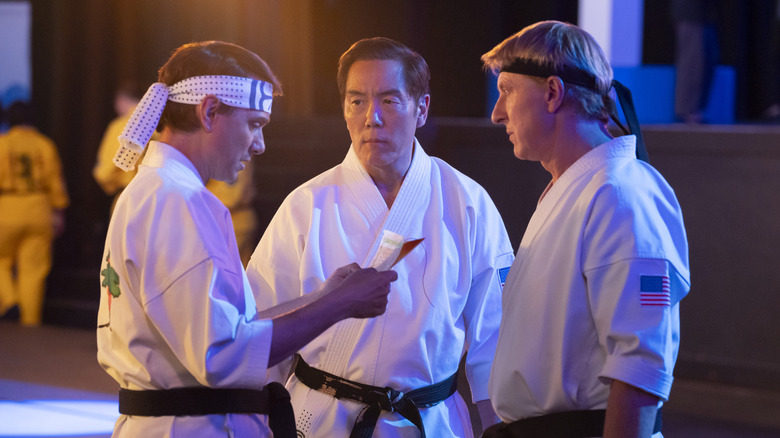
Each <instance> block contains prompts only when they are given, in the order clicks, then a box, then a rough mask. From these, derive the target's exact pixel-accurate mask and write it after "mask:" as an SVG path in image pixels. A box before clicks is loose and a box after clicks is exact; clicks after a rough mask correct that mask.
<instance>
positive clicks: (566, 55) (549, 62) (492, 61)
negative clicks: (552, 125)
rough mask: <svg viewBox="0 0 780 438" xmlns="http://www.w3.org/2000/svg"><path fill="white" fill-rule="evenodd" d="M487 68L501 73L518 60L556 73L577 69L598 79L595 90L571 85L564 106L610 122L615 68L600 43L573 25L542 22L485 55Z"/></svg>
mask: <svg viewBox="0 0 780 438" xmlns="http://www.w3.org/2000/svg"><path fill="white" fill-rule="evenodd" d="M481 59H482V62H483V63H484V66H485V69H487V70H491V71H492V72H493V73H495V74H498V72H500V71H501V69H502V68H504V67H506V66H508V65H510V64H512V63H513V62H515V61H516V60H518V59H522V60H527V61H530V62H533V63H535V64H538V65H543V66H549V67H552V69H553V70H563V69H564V68H566V67H568V68H575V69H579V70H582V71H584V72H586V73H588V74H590V75H592V76H593V77H594V78H595V89H593V90H591V89H588V88H586V87H583V86H579V85H575V84H567V85H568V86H567V87H566V96H565V97H564V105H573V106H574V107H575V108H577V109H578V110H579V112H580V113H581V114H582V115H583V116H586V117H589V118H595V119H599V120H604V121H607V120H609V117H610V116H609V115H610V114H611V113H612V112H614V102H613V101H612V99H610V97H609V90H610V88H611V86H612V67H610V65H609V62H608V61H607V58H606V56H605V55H604V52H603V51H602V50H601V47H599V45H598V43H597V42H596V40H595V39H594V38H593V37H592V36H591V35H590V34H589V33H587V32H585V31H584V30H582V29H580V28H579V27H577V26H574V25H572V24H569V23H563V22H560V21H541V22H538V23H535V24H532V25H530V26H528V27H526V28H524V29H523V30H521V31H520V32H518V33H516V34H515V35H512V36H511V37H509V38H507V39H505V40H504V41H502V42H501V43H500V44H498V45H497V46H496V47H494V48H493V49H492V50H491V51H489V52H487V53H485V54H484V55H482V58H481Z"/></svg>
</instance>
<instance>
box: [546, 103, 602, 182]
mask: <svg viewBox="0 0 780 438" xmlns="http://www.w3.org/2000/svg"><path fill="white" fill-rule="evenodd" d="M611 139H612V136H611V135H610V134H609V131H607V128H606V125H605V124H604V123H603V122H601V121H599V120H592V119H585V118H583V117H581V116H579V115H576V114H569V115H566V116H564V117H561V118H560V119H559V121H558V123H556V124H555V127H554V129H553V131H552V136H551V138H550V141H551V142H552V147H551V148H550V151H551V153H550V158H549V159H548V160H547V161H542V166H543V167H544V168H545V170H547V171H548V172H550V174H551V175H552V182H553V183H555V182H556V181H558V178H560V177H561V175H563V173H564V172H566V170H567V169H568V168H569V167H571V165H572V164H574V163H575V162H577V160H579V159H580V158H582V156H583V155H585V154H587V153H588V152H590V151H591V150H592V149H594V148H596V147H597V146H599V145H601V144H604V143H606V142H608V141H609V140H611Z"/></svg>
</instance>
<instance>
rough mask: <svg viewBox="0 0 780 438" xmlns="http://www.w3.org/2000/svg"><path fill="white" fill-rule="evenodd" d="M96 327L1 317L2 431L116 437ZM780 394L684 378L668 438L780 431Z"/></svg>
mask: <svg viewBox="0 0 780 438" xmlns="http://www.w3.org/2000/svg"><path fill="white" fill-rule="evenodd" d="M95 348H96V347H95V332H94V331H93V330H86V329H79V328H70V327H61V326H54V325H44V326H42V327H35V328H25V327H19V326H17V325H16V324H14V323H11V322H5V321H3V322H0V437H3V438H8V437H22V436H24V437H71V438H72V437H92V438H96V437H108V436H110V434H111V430H112V427H113V423H114V420H115V419H116V417H117V416H118V414H117V405H116V395H115V394H116V389H117V385H116V384H115V383H114V381H113V380H112V379H111V378H110V377H109V376H108V375H107V374H106V373H105V372H104V371H103V370H102V369H101V368H100V366H99V365H98V364H97V360H96V350H95ZM777 412H780V394H777V393H771V392H759V391H755V390H748V389H745V388H737V387H725V386H719V385H713V384H711V383H699V382H692V381H676V382H675V386H674V389H673V390H672V401H670V403H668V404H667V406H666V407H665V409H664V435H665V436H666V437H667V438H688V437H708V438H770V437H775V438H776V437H780V419H778V418H777V415H776V414H777Z"/></svg>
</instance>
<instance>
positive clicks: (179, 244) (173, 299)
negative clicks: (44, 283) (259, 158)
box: [97, 42, 396, 438]
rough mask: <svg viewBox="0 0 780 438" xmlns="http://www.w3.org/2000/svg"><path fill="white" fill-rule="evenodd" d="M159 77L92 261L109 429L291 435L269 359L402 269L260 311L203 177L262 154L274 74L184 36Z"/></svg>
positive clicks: (125, 151)
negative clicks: (113, 391) (111, 393)
mask: <svg viewBox="0 0 780 438" xmlns="http://www.w3.org/2000/svg"><path fill="white" fill-rule="evenodd" d="M159 81H160V82H158V83H155V84H153V85H152V86H151V87H150V89H149V91H147V93H146V95H145V96H144V98H143V100H142V101H141V102H140V103H139V105H138V107H137V108H136V110H135V112H134V114H133V116H132V117H131V118H130V121H129V122H128V124H127V126H126V127H125V130H124V131H123V132H122V134H121V135H120V137H119V142H120V147H119V150H118V151H117V154H116V157H115V158H114V162H115V164H117V166H119V167H121V168H123V169H125V170H130V169H133V168H134V167H135V163H136V161H137V160H138V157H139V156H140V155H141V153H142V152H143V148H144V146H145V145H146V144H147V142H148V140H149V138H150V137H151V135H152V132H153V131H154V129H155V127H157V125H158V121H159V122H160V126H161V128H162V132H161V134H160V141H153V142H151V143H150V144H149V148H148V150H147V151H146V154H145V156H144V159H143V163H142V164H141V166H140V169H139V170H138V174H137V175H136V176H135V177H134V178H133V180H132V182H131V183H130V184H129V185H128V186H127V188H126V189H125V190H124V191H123V193H122V194H121V195H120V197H119V200H118V201H117V204H116V208H115V209H114V212H113V216H112V219H111V223H110V225H109V229H108V235H107V237H106V244H105V250H104V253H103V260H102V265H101V271H100V275H101V283H100V285H101V295H100V308H99V311H98V330H97V340H98V361H99V362H100V364H101V365H102V366H103V368H104V369H105V370H106V372H108V374H110V375H111V376H112V377H113V378H114V379H116V381H117V382H118V383H119V385H120V387H121V388H120V392H119V412H120V413H121V414H122V415H121V416H120V417H119V419H118V420H117V424H116V427H115V429H114V436H120V437H145V436H187V437H189V436H197V437H209V436H220V437H222V436H242V437H243V436H260V437H266V436H271V434H272V433H273V436H274V437H277V438H278V437H294V436H295V428H294V418H293V415H292V408H291V406H290V403H289V395H288V394H287V392H286V390H285V389H284V388H283V387H282V386H281V385H279V384H269V385H267V386H265V387H264V385H266V370H267V368H268V367H270V366H273V365H274V364H276V363H278V362H279V361H281V360H282V359H284V358H285V357H287V356H289V355H291V354H292V353H293V352H295V351H296V350H297V349H298V348H300V347H301V346H302V345H304V344H306V343H307V342H308V341H310V340H311V339H313V338H314V337H315V336H317V335H318V334H319V333H321V332H322V331H324V330H326V329H327V328H328V327H330V326H331V325H333V324H335V323H336V322H338V321H340V320H342V319H345V318H368V317H373V316H376V315H379V314H382V313H383V312H384V311H385V306H386V305H387V294H388V292H389V290H390V282H391V281H393V280H394V279H395V277H396V275H395V273H394V272H392V271H388V272H376V271H375V270H373V269H359V267H358V266H357V265H355V264H352V265H347V266H344V267H341V268H338V269H334V271H335V273H334V274H333V275H331V276H330V278H329V279H328V281H327V282H325V283H324V284H323V287H322V288H321V289H319V291H318V294H317V299H316V300H311V301H310V302H308V303H307V304H305V305H304V304H301V303H294V304H293V305H291V306H289V307H288V308H285V309H266V310H264V311H262V312H260V313H258V310H257V308H256V305H255V300H254V298H253V294H252V291H251V289H250V287H249V283H248V281H247V277H246V273H245V272H244V269H243V267H242V264H241V259H240V257H239V253H238V248H237V246H236V241H235V235H234V233H233V228H232V225H231V219H230V213H229V212H228V210H227V208H226V207H225V206H224V205H223V204H222V203H221V202H220V201H219V200H218V199H217V198H216V197H215V196H214V195H213V194H211V193H210V192H209V191H208V190H206V188H205V186H204V183H205V182H206V181H208V180H209V179H216V180H220V181H233V180H235V179H236V177H237V175H238V172H239V171H240V170H241V169H243V168H244V163H246V162H248V161H249V160H250V159H251V156H252V155H258V154H261V153H262V152H263V151H264V149H265V144H264V141H263V127H264V126H265V125H266V124H267V123H268V122H269V120H270V115H271V101H272V99H273V96H274V95H279V94H281V88H280V85H279V82H278V81H277V80H276V78H275V77H274V75H273V73H272V72H271V70H270V69H269V68H268V66H267V65H266V64H265V62H264V61H263V60H262V59H260V58H259V57H258V56H257V55H255V54H254V53H252V52H249V51H248V50H246V49H244V48H241V47H239V46H235V45H232V44H228V43H222V42H206V43H193V44H187V45H185V46H182V47H180V48H179V49H178V50H177V51H176V52H175V53H174V54H173V55H172V57H171V58H170V59H169V60H168V62H167V63H166V64H165V65H164V66H163V67H162V68H161V69H160V74H159ZM274 315H280V316H275V317H274ZM266 415H267V417H266Z"/></svg>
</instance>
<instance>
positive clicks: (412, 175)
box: [298, 139, 431, 436]
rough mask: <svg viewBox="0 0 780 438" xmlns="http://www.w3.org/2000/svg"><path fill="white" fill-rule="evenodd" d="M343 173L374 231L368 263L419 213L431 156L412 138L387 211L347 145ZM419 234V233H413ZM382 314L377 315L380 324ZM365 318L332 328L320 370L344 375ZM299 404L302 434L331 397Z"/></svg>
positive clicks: (311, 396)
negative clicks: (384, 242)
mask: <svg viewBox="0 0 780 438" xmlns="http://www.w3.org/2000/svg"><path fill="white" fill-rule="evenodd" d="M341 166H342V169H343V171H344V174H345V180H346V183H347V184H346V186H347V187H346V189H348V190H350V191H352V193H353V195H354V199H355V203H356V205H355V207H356V208H357V209H358V210H360V211H361V212H362V213H363V215H364V216H365V217H366V218H367V220H369V221H370V223H371V228H370V232H371V233H374V242H373V244H372V246H371V250H369V252H368V254H366V257H365V259H364V260H363V263H362V264H361V266H363V267H368V266H371V264H372V262H373V261H374V257H375V255H376V253H377V250H378V249H379V248H380V246H381V243H382V238H383V237H384V236H385V231H389V232H390V233H395V234H397V235H400V238H401V239H402V240H403V239H404V236H405V233H406V231H407V229H408V228H409V225H410V223H411V222H412V220H413V219H414V218H415V217H416V215H418V214H419V211H420V208H421V205H420V204H421V203H422V201H423V200H424V199H427V198H428V197H427V196H424V195H425V190H426V188H427V185H426V184H427V181H428V178H429V175H430V172H431V159H430V157H429V156H428V155H427V154H426V153H425V151H423V150H422V147H420V144H419V143H418V142H417V139H415V141H414V156H413V158H412V164H411V166H410V167H409V171H408V172H407V173H406V177H405V178H404V182H403V184H402V185H401V190H400V191H399V192H398V196H396V198H395V201H394V203H393V207H392V208H391V209H390V210H389V211H388V209H387V204H386V203H385V201H384V199H383V198H382V195H381V194H380V193H379V190H378V189H377V188H376V186H375V185H374V182H373V181H372V180H371V177H370V176H369V175H368V173H367V172H366V170H365V169H364V168H363V166H362V164H360V161H359V160H358V158H357V155H356V154H355V152H354V151H353V149H352V147H350V149H349V152H347V157H346V158H345V159H344V161H343V163H342V164H341ZM414 237H423V236H414ZM383 317H384V315H382V316H380V317H377V318H380V322H381V323H382V324H384V319H383ZM366 321H367V320H366V319H353V318H351V319H347V320H344V321H341V322H339V323H338V324H336V326H335V327H334V332H333V336H332V337H331V338H330V340H329V341H328V346H327V348H326V351H325V355H324V357H323V358H322V363H321V364H320V369H322V370H323V371H327V372H329V373H331V374H335V375H338V376H344V375H345V374H346V369H347V362H348V361H349V358H350V357H351V356H352V354H351V353H352V351H353V350H354V349H355V345H356V344H357V342H358V338H359V336H360V333H361V332H362V330H363V327H364V326H365V324H366ZM375 367H376V364H375V363H374V364H365V369H364V371H365V373H364V379H365V382H364V383H369V384H375V382H373V379H374V372H375ZM307 394H308V395H307V397H306V399H305V401H304V402H303V406H302V407H298V409H300V411H301V412H302V414H301V415H303V416H304V417H306V418H308V419H309V420H308V421H305V422H301V423H299V424H298V429H299V432H300V433H302V434H303V435H304V436H306V435H307V434H308V433H309V431H310V430H316V429H317V425H318V424H319V422H320V421H321V420H322V418H323V414H324V413H325V411H326V408H327V406H328V405H329V404H330V403H334V402H335V400H334V399H333V397H331V396H329V395H326V394H324V393H322V392H319V391H315V390H309V391H308V393H307Z"/></svg>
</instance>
